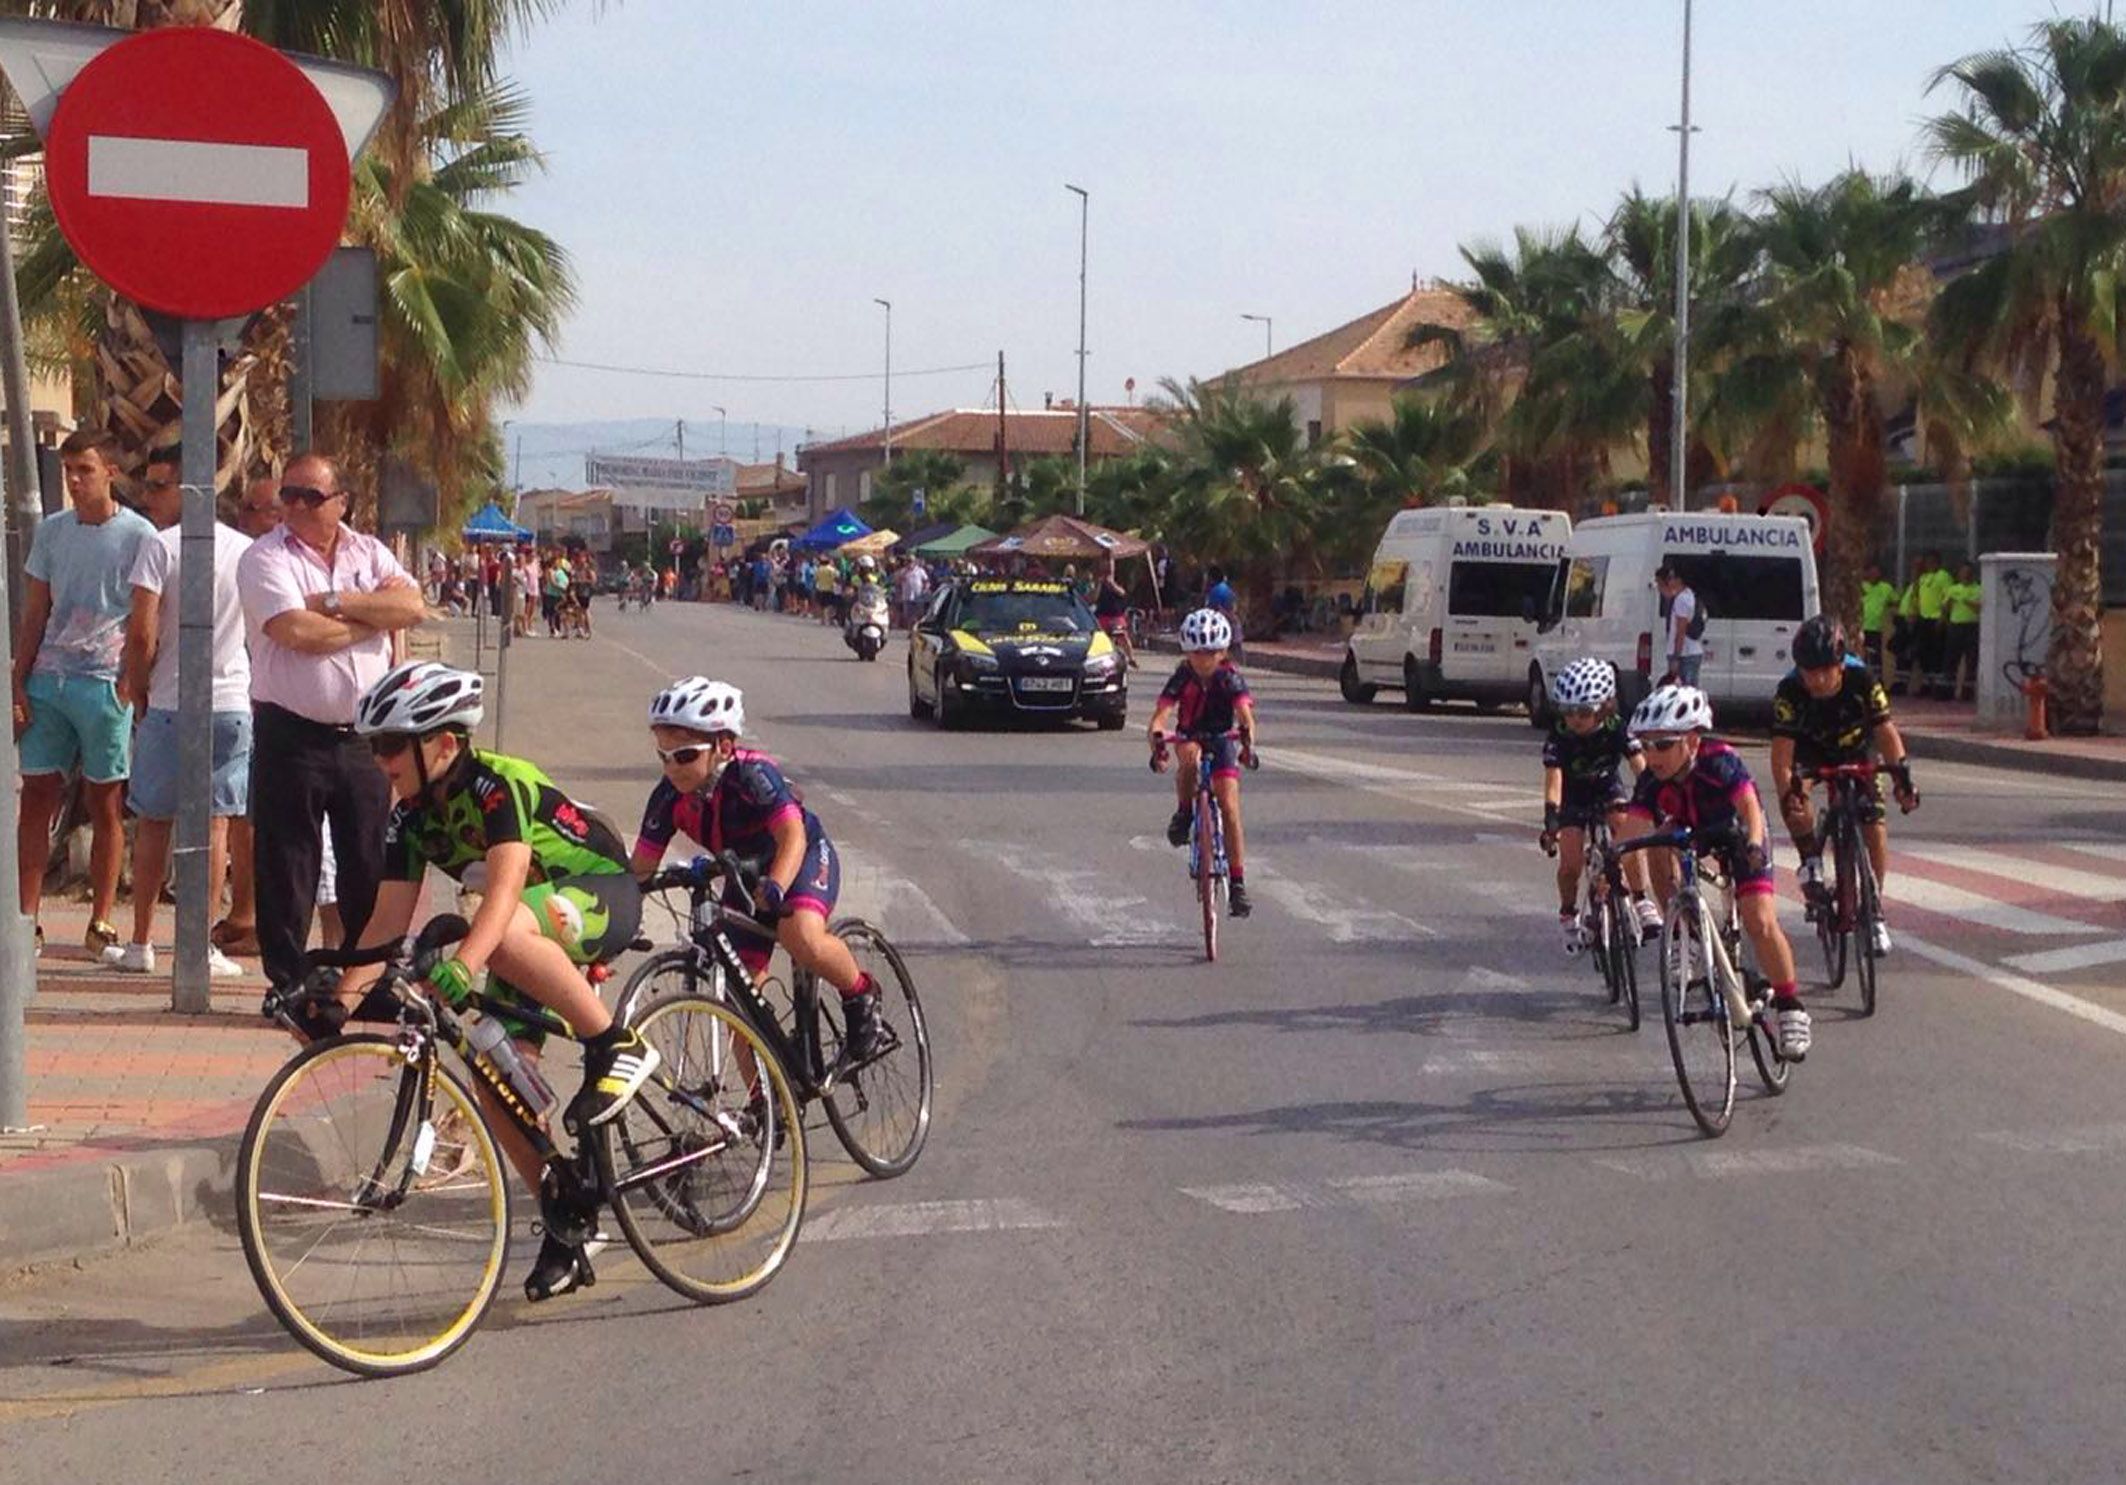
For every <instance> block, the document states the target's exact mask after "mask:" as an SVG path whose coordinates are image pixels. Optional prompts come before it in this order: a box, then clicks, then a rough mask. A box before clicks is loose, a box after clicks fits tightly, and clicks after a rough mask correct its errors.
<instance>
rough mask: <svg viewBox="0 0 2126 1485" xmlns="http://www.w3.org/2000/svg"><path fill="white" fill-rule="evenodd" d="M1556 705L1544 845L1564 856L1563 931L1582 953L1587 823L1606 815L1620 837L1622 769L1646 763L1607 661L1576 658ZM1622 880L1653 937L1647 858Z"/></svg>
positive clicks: (1546, 750) (1636, 859)
mask: <svg viewBox="0 0 2126 1485" xmlns="http://www.w3.org/2000/svg"><path fill="white" fill-rule="evenodd" d="M1550 700H1551V704H1552V706H1553V707H1554V708H1555V710H1556V712H1557V716H1558V720H1557V722H1556V723H1555V724H1554V725H1553V726H1552V727H1551V729H1550V736H1549V737H1548V738H1546V739H1545V740H1544V743H1543V834H1542V836H1541V837H1540V841H1541V844H1542V847H1543V850H1544V853H1545V854H1547V855H1553V856H1556V857H1557V858H1558V925H1559V927H1560V928H1561V929H1562V930H1563V931H1564V935H1565V952H1566V953H1568V954H1577V953H1579V952H1580V949H1581V948H1582V947H1583V945H1584V943H1585V940H1584V937H1583V934H1582V928H1581V924H1580V918H1579V912H1578V908H1579V890H1580V869H1581V867H1582V865H1583V864H1584V862H1585V861H1586V856H1587V823H1588V822H1589V821H1590V820H1593V819H1595V818H1597V817H1598V816H1600V817H1606V818H1607V819H1608V821H1609V830H1610V834H1611V835H1613V836H1616V837H1618V838H1620V839H1621V838H1622V837H1623V836H1624V834H1625V833H1626V831H1625V820H1624V801H1625V799H1626V798H1627V797H1628V796H1627V794H1626V791H1625V788H1624V784H1623V781H1622V780H1621V779H1620V778H1619V777H1618V771H1619V769H1621V768H1622V767H1623V765H1625V764H1630V765H1631V771H1632V773H1633V775H1634V776H1636V775H1637V774H1638V773H1639V771H1640V770H1641V769H1643V768H1644V767H1645V766H1646V764H1645V760H1644V759H1643V758H1642V757H1641V756H1640V751H1639V743H1638V740H1637V739H1636V738H1634V737H1633V736H1632V735H1631V734H1630V733H1629V732H1628V731H1626V730H1625V727H1624V719H1623V718H1622V717H1620V716H1618V715H1617V673H1616V672H1615V671H1614V670H1612V669H1610V667H1609V664H1608V662H1606V661H1602V660H1595V659H1592V658H1590V659H1585V660H1575V661H1573V662H1572V663H1571V664H1570V665H1568V666H1566V667H1565V668H1564V669H1563V670H1561V671H1559V672H1558V674H1557V679H1556V680H1555V681H1553V682H1552V683H1551V687H1550ZM1624 878H1625V881H1626V882H1627V883H1628V884H1629V886H1630V888H1631V906H1632V911H1633V912H1634V913H1636V914H1637V915H1638V920H1639V933H1640V936H1641V937H1642V938H1651V937H1652V936H1653V935H1655V934H1657V933H1659V932H1660V931H1661V910H1660V909H1659V908H1657V907H1655V906H1654V905H1653V902H1652V900H1651V899H1649V898H1648V897H1647V895H1646V860H1645V858H1644V857H1643V856H1642V855H1639V854H1638V853H1634V854H1632V855H1630V856H1627V857H1625V858H1624Z"/></svg>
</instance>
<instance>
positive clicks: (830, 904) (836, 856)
mask: <svg viewBox="0 0 2126 1485" xmlns="http://www.w3.org/2000/svg"><path fill="white" fill-rule="evenodd" d="M841 895H842V858H841V855H840V853H838V852H837V851H836V850H835V849H834V842H832V841H830V840H828V839H827V838H826V837H825V836H824V835H821V836H816V837H814V838H813V839H812V840H809V841H806V842H805V859H804V860H803V861H802V862H800V863H799V864H798V868H797V880H796V881H794V882H792V883H791V884H790V890H789V891H788V892H785V893H784V894H783V915H784V916H785V917H787V916H789V915H790V914H791V913H817V914H819V916H820V919H821V920H822V921H823V922H831V921H833V918H834V905H835V903H837V902H839V901H840V900H841ZM723 902H724V906H725V907H732V908H737V909H738V910H739V911H740V912H744V911H745V898H744V897H743V896H742V895H741V894H740V892H739V890H738V888H737V886H736V885H735V884H733V885H729V886H726V887H725V888H724V894H723ZM730 932H731V947H733V948H735V949H736V950H738V958H739V960H740V962H741V963H743V964H744V965H745V967H746V968H747V969H750V970H752V971H753V973H755V974H759V973H760V972H761V971H762V970H764V969H766V968H767V967H768V961H769V960H770V959H772V958H774V957H775V940H774V939H772V938H766V937H763V936H762V935H760V934H757V933H746V932H744V931H742V930H740V929H736V928H734V929H732V930H731V931H730Z"/></svg>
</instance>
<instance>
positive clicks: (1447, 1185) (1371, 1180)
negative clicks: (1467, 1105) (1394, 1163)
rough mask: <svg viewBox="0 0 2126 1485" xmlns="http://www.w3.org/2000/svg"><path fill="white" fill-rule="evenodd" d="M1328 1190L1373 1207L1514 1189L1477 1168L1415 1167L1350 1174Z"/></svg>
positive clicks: (1330, 1185) (1330, 1184)
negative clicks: (1396, 1171) (1393, 1172)
mask: <svg viewBox="0 0 2126 1485" xmlns="http://www.w3.org/2000/svg"><path fill="white" fill-rule="evenodd" d="M1329 1189H1330V1190H1331V1191H1334V1192H1335V1193H1336V1194H1337V1195H1339V1196H1341V1197H1343V1198H1345V1199H1346V1200H1348V1201H1355V1202H1358V1203H1359V1204H1360V1205H1362V1206H1369V1207H1371V1206H1389V1205H1392V1204H1394V1203H1397V1202H1405V1201H1431V1200H1436V1199H1438V1198H1440V1197H1445V1196H1476V1195H1480V1194H1484V1193H1489V1192H1499V1191H1511V1190H1512V1189H1513V1188H1512V1187H1511V1186H1508V1185H1507V1184H1506V1183H1505V1182H1503V1181H1494V1180H1491V1179H1490V1178H1489V1177H1486V1176H1480V1175H1477V1174H1476V1173H1475V1172H1474V1171H1466V1170H1414V1171H1405V1172H1403V1173H1402V1174H1400V1175H1392V1176H1349V1177H1346V1178H1344V1179H1342V1180H1337V1181H1331V1182H1329Z"/></svg>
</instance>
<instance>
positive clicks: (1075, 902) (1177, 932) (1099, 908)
mask: <svg viewBox="0 0 2126 1485" xmlns="http://www.w3.org/2000/svg"><path fill="white" fill-rule="evenodd" d="M965 849H966V850H968V851H970V852H972V853H973V854H975V855H977V856H980V857H982V858H983V859H984V860H987V861H994V862H995V863H996V864H997V865H999V866H1001V867H1003V868H1005V869H1006V870H1007V871H1010V872H1012V873H1014V874H1016V875H1018V876H1021V877H1024V878H1026V880H1028V881H1030V882H1036V883H1038V884H1040V886H1041V887H1042V888H1044V889H1045V890H1046V891H1047V893H1048V897H1049V904H1050V906H1052V907H1054V908H1055V909H1057V910H1058V911H1060V912H1061V913H1062V914H1063V916H1064V917H1066V918H1068V919H1070V920H1071V922H1072V923H1073V924H1074V925H1075V926H1076V927H1077V928H1078V929H1079V930H1080V931H1081V932H1082V933H1084V935H1085V941H1086V942H1087V943H1088V944H1091V945H1093V946H1095V947H1098V948H1112V947H1116V946H1121V945H1129V944H1169V943H1174V942H1176V941H1177V940H1183V939H1185V938H1186V937H1187V936H1188V935H1187V934H1185V933H1184V931H1183V929H1182V927H1181V925H1180V924H1179V923H1178V922H1176V921H1174V920H1173V919H1171V918H1168V917H1164V916H1161V915H1159V913H1158V910H1157V909H1155V908H1154V907H1153V906H1152V901H1151V899H1150V898H1148V897H1145V896H1143V895H1142V894H1141V893H1136V892H1131V891H1129V890H1128V889H1127V888H1124V887H1118V886H1117V885H1116V883H1115V879H1114V878H1113V877H1112V876H1111V875H1109V874H1108V873H1106V872H1100V871H1090V870H1086V869H1083V868H1075V867H1065V866H1050V865H1047V864H1046V863H1043V862H1037V861H1029V860H1028V859H1027V857H1026V851H1025V848H1024V847H1022V846H1018V845H1000V844H997V843H995V842H991V841H968V842H966V843H965ZM1174 875H1175V882H1174V887H1175V894H1176V895H1177V896H1178V895H1179V894H1180V892H1181V890H1182V889H1183V888H1186V887H1188V886H1189V882H1188V878H1187V875H1186V874H1185V873H1182V872H1176V873H1175V874H1174Z"/></svg>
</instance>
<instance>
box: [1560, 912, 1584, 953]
mask: <svg viewBox="0 0 2126 1485" xmlns="http://www.w3.org/2000/svg"><path fill="white" fill-rule="evenodd" d="M1558 931H1559V932H1561V933H1562V934H1564V936H1565V952H1566V953H1567V954H1577V953H1579V952H1580V950H1582V949H1584V948H1585V947H1587V936H1586V934H1585V933H1584V932H1582V931H1581V928H1580V917H1579V914H1577V913H1560V914H1558Z"/></svg>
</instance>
